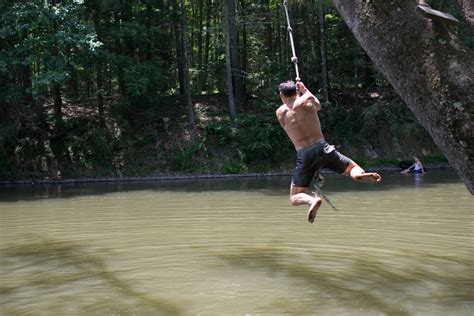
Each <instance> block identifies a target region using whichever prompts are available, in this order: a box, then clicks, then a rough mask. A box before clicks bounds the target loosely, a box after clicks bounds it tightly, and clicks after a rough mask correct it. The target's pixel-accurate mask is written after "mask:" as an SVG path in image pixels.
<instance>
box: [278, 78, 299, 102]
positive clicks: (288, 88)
mask: <svg viewBox="0 0 474 316" xmlns="http://www.w3.org/2000/svg"><path fill="white" fill-rule="evenodd" d="M279 90H280V95H281V96H283V97H286V98H291V97H293V96H296V93H297V90H296V84H295V83H294V82H293V81H292V80H288V81H285V82H282V83H280V87H279Z"/></svg>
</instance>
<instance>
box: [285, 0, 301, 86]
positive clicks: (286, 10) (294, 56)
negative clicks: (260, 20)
mask: <svg viewBox="0 0 474 316" xmlns="http://www.w3.org/2000/svg"><path fill="white" fill-rule="evenodd" d="M283 6H284V7H285V14H286V24H287V25H288V35H289V37H290V44H291V52H292V53H293V56H292V57H291V61H292V62H293V64H295V72H296V78H295V80H296V81H301V78H300V72H299V70H298V57H296V51H295V43H294V42H293V29H292V28H291V24H290V15H289V14H288V0H284V1H283Z"/></svg>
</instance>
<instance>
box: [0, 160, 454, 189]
mask: <svg viewBox="0 0 474 316" xmlns="http://www.w3.org/2000/svg"><path fill="white" fill-rule="evenodd" d="M425 167H426V169H427V170H428V172H429V170H433V169H450V168H451V167H450V166H449V164H444V163H443V164H425ZM366 170H368V171H377V172H394V173H395V172H400V171H401V169H400V168H399V167H394V166H377V167H370V168H366ZM331 173H333V172H331V171H329V170H323V171H322V174H331ZM291 174H292V172H291V171H282V172H264V173H255V172H253V173H239V174H230V173H216V174H199V173H195V174H194V173H193V174H182V173H173V174H157V175H150V176H128V177H97V178H91V177H88V178H70V179H23V180H0V186H8V185H44V184H75V183H107V182H111V183H112V182H114V183H116V182H147V181H177V180H205V179H232V178H258V177H278V176H288V177H290V176H291Z"/></svg>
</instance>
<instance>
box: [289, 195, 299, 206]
mask: <svg viewBox="0 0 474 316" xmlns="http://www.w3.org/2000/svg"><path fill="white" fill-rule="evenodd" d="M290 204H291V205H293V206H298V205H299V203H298V199H297V198H296V196H295V195H291V196H290Z"/></svg>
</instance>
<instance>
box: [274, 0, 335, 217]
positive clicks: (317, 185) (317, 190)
mask: <svg viewBox="0 0 474 316" xmlns="http://www.w3.org/2000/svg"><path fill="white" fill-rule="evenodd" d="M283 6H284V7H285V15H286V24H287V29H288V35H289V38H290V45H291V52H292V53H293V56H292V57H291V62H292V63H293V64H294V65H295V72H296V78H295V80H296V82H298V81H301V78H300V72H299V69H298V57H296V50H295V43H294V41H293V29H292V28H291V23H290V15H289V14H288V0H284V1H283ZM323 184H324V177H323V176H322V175H321V173H320V172H319V171H318V172H316V173H315V174H314V177H313V181H312V186H313V188H314V191H313V192H312V193H313V194H314V195H315V196H320V197H322V198H323V199H324V200H325V201H326V202H327V203H328V204H329V205H330V206H331V207H332V209H333V210H334V211H335V212H336V213H339V212H341V210H340V209H338V208H337V207H335V206H334V204H332V202H331V200H330V199H329V198H328V197H327V196H326V195H325V194H324V193H323V191H322V190H321V187H322V186H323Z"/></svg>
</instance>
